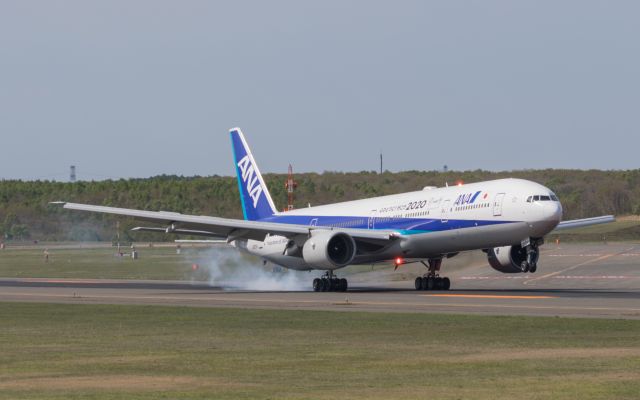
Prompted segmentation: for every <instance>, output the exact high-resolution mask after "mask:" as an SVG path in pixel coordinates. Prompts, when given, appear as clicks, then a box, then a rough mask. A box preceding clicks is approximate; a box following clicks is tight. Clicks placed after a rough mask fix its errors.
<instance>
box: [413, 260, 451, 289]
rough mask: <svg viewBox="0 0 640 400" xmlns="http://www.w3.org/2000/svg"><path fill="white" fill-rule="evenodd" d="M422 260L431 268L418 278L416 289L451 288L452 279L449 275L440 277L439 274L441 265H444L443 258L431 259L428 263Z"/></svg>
mask: <svg viewBox="0 0 640 400" xmlns="http://www.w3.org/2000/svg"><path fill="white" fill-rule="evenodd" d="M420 262H421V263H422V264H423V265H424V266H425V267H427V268H428V269H429V272H427V273H426V274H425V275H424V276H419V277H417V278H416V281H415V288H416V290H449V288H450V287H451V280H450V279H449V278H447V277H440V275H439V274H438V272H439V271H440V267H441V266H442V259H441V258H431V259H429V260H428V262H429V264H428V265H427V264H426V263H425V262H424V261H420Z"/></svg>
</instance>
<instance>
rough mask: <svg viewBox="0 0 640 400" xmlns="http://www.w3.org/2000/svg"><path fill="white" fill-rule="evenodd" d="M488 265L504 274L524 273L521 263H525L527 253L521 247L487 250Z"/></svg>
mask: <svg viewBox="0 0 640 400" xmlns="http://www.w3.org/2000/svg"><path fill="white" fill-rule="evenodd" d="M487 258H488V259H489V265H491V267H492V268H493V269H495V270H496V271H500V272H502V273H505V274H513V273H518V272H525V270H526V267H525V270H523V265H522V264H523V263H526V261H527V251H526V250H525V249H523V248H522V246H520V245H517V246H504V247H495V248H492V249H489V250H487Z"/></svg>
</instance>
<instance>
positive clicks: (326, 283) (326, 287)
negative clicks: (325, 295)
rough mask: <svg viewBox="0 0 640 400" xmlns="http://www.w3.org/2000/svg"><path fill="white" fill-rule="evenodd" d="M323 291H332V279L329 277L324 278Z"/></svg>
mask: <svg viewBox="0 0 640 400" xmlns="http://www.w3.org/2000/svg"><path fill="white" fill-rule="evenodd" d="M322 291H323V292H330V291H331V281H330V280H329V279H327V278H322Z"/></svg>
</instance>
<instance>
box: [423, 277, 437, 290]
mask: <svg viewBox="0 0 640 400" xmlns="http://www.w3.org/2000/svg"><path fill="white" fill-rule="evenodd" d="M425 286H426V290H433V289H435V287H436V279H435V278H433V277H431V276H429V277H427V284H426V285H425Z"/></svg>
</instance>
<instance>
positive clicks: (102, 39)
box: [0, 0, 640, 180]
mask: <svg viewBox="0 0 640 400" xmlns="http://www.w3.org/2000/svg"><path fill="white" fill-rule="evenodd" d="M639 21H640V2H637V1H628V2H625V1H593V2H592V1H584V0H580V1H555V0H554V1H501V2H498V1H449V0H446V1H445V0H443V1H438V2H436V1H424V0H423V1H386V2H377V1H347V0H340V1H327V0H322V1H315V2H310V1H299V0H298V1H255V2H251V1H238V0H233V1H226V2H223V1H158V0H153V1H132V0H126V1H114V0H109V1H86V0H80V1H54V0H51V1H44V0H43V1H25V0H16V1H8V0H0V150H1V151H0V178H22V179H56V180H66V178H67V176H68V168H69V165H71V164H75V165H77V167H78V177H79V178H81V179H104V178H107V177H111V178H119V177H147V176H152V175H157V174H178V175H196V174H197V175H211V174H221V175H231V174H233V166H232V156H231V151H230V142H229V137H228V129H229V128H232V127H234V126H240V127H241V128H242V129H243V131H244V133H245V135H246V136H247V139H248V141H249V143H250V145H251V147H252V150H253V152H254V155H255V157H256V159H257V161H258V163H259V165H260V168H261V169H262V171H263V172H281V173H284V172H286V170H287V164H288V163H290V162H291V163H292V164H293V166H294V169H295V170H297V171H318V172H322V171H325V170H334V171H360V170H374V169H377V168H378V154H379V152H380V150H382V151H383V153H384V156H385V168H387V169H389V170H392V171H399V170H407V169H419V170H431V169H439V168H441V167H442V165H443V164H448V165H449V166H450V167H451V168H453V169H458V170H460V169H477V168H483V169H491V170H511V169H524V168H602V169H627V168H637V167H639V164H640V162H639V161H638V160H639V157H638V150H639V145H640V22H639Z"/></svg>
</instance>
